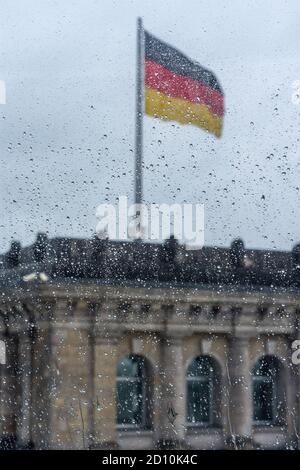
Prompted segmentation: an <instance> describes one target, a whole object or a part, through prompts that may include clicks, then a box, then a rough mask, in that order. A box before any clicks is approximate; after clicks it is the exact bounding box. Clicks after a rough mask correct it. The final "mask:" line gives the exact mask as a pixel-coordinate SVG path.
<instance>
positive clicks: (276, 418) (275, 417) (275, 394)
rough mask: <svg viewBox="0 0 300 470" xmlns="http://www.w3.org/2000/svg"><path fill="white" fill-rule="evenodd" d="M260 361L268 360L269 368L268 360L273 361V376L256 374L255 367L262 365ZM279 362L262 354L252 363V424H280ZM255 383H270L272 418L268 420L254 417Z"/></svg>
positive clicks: (275, 358)
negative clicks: (274, 371)
mask: <svg viewBox="0 0 300 470" xmlns="http://www.w3.org/2000/svg"><path fill="white" fill-rule="evenodd" d="M262 361H268V367H269V370H271V367H270V361H274V367H275V370H276V373H275V375H274V377H272V376H268V375H267V374H265V375H262V373H259V374H257V372H256V368H257V367H262ZM280 366H281V364H280V362H279V361H278V359H277V357H275V356H262V357H260V358H259V359H258V360H257V361H256V362H255V364H254V367H253V369H252V422H253V425H254V426H280V425H281V418H280V410H279V387H280V373H281V371H280ZM256 383H268V384H269V383H271V384H272V406H271V409H272V419H269V420H260V419H255V401H254V386H255V384H256Z"/></svg>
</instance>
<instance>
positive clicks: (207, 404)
mask: <svg viewBox="0 0 300 470" xmlns="http://www.w3.org/2000/svg"><path fill="white" fill-rule="evenodd" d="M218 375H219V374H218V373H217V364H216V362H215V361H214V360H213V359H212V358H211V357H209V356H198V357H196V358H195V359H193V361H192V362H191V364H190V365H189V367H188V370H187V422H188V423H189V424H192V425H198V426H201V425H206V426H212V425H215V424H216V421H217V418H218V406H219V405H218V400H217V393H216V391H217V381H218Z"/></svg>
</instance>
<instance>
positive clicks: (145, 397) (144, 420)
mask: <svg viewBox="0 0 300 470" xmlns="http://www.w3.org/2000/svg"><path fill="white" fill-rule="evenodd" d="M125 359H130V360H132V361H134V360H137V361H139V364H138V368H139V370H140V375H139V376H137V377H133V376H118V374H117V376H116V425H117V429H118V430H120V431H122V430H123V431H124V430H136V431H138V430H141V431H142V430H145V431H148V430H150V429H151V427H152V426H151V419H150V414H151V407H150V401H151V400H150V399H151V390H150V376H149V370H148V369H149V368H148V364H147V360H146V358H145V357H143V356H140V355H136V354H129V355H128V356H124V357H123V358H121V359H120V361H119V362H118V365H117V369H118V366H119V364H120V363H121V362H122V361H123V360H125ZM119 383H134V384H136V383H138V384H140V385H141V395H139V403H140V406H141V422H140V423H119V422H118V406H119V402H118V384H119Z"/></svg>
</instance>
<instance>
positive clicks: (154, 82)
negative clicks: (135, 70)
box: [145, 60, 224, 117]
mask: <svg viewBox="0 0 300 470" xmlns="http://www.w3.org/2000/svg"><path fill="white" fill-rule="evenodd" d="M145 86H146V87H149V88H152V89H155V90H157V91H160V92H161V93H164V94H166V95H169V96H172V97H173V98H181V99H184V100H188V101H191V102H192V103H197V104H205V105H207V106H209V107H210V109H211V111H212V112H213V114H215V115H216V116H219V117H222V116H223V115H224V97H223V95H222V94H221V93H219V92H218V91H215V90H213V89H212V88H209V87H208V86H205V85H203V84H202V83H200V82H198V81H196V80H193V79H191V78H187V77H183V76H182V75H177V74H175V73H173V72H170V70H168V69H166V68H165V67H163V66H162V65H159V64H157V63H156V62H153V61H151V60H146V61H145Z"/></svg>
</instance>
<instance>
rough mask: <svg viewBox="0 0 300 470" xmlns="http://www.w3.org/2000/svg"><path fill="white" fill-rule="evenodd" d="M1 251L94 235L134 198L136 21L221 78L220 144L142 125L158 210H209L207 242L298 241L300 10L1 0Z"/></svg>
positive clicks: (168, 0)
mask: <svg viewBox="0 0 300 470" xmlns="http://www.w3.org/2000/svg"><path fill="white" fill-rule="evenodd" d="M0 11H1V16H0V79H1V80H5V82H6V92H7V104H6V105H0V160H1V172H0V191H1V194H0V214H1V217H0V250H1V251H3V250H7V248H8V247H9V245H10V242H11V240H12V239H17V240H20V241H21V242H22V244H24V245H26V244H29V243H31V242H32V241H33V240H34V239H35V236H36V233H37V232H38V231H44V232H47V233H48V234H49V236H60V235H61V236H63V235H65V236H75V237H76V236H79V237H90V236H91V235H92V234H93V233H94V231H95V227H96V223H97V219H96V217H95V209H96V207H97V205H98V204H100V203H102V202H105V201H109V202H115V200H116V198H117V197H118V195H126V194H127V195H128V197H130V198H131V199H132V197H133V164H134V153H133V144H134V116H135V115H134V110H135V49H136V43H135V41H136V18H137V16H142V17H143V20H144V25H145V27H146V28H147V29H148V30H149V31H150V32H152V33H153V34H155V35H156V36H158V37H159V38H161V39H163V40H165V41H167V42H169V43H170V44H172V45H174V46H175V47H177V48H179V49H180V50H182V51H183V52H184V53H186V54H187V55H189V56H190V57H192V58H193V59H195V60H197V61H198V62H200V63H201V64H202V65H203V66H205V67H207V68H210V69H211V70H213V71H214V72H215V73H216V75H217V77H218V79H219V81H220V82H221V85H222V87H223V89H224V92H225V99H226V115H225V126H224V133H223V137H222V139H220V140H218V139H215V138H214V136H211V135H208V134H206V133H205V132H204V131H202V130H201V129H198V128H196V127H192V126H180V125H177V124H176V123H170V122H161V121H159V120H156V119H153V118H150V117H145V119H144V133H145V148H144V160H145V165H146V167H147V168H148V169H146V170H145V173H144V185H145V200H146V201H147V202H156V203H161V202H167V203H172V202H190V203H204V204H205V219H206V220H205V222H206V223H205V243H206V244H207V245H219V246H220V245H223V246H224V245H225V246H228V245H229V244H230V243H231V241H232V239H233V238H235V237H238V236H241V237H242V238H243V239H244V242H245V244H246V246H247V247H253V248H270V249H284V250H290V249H291V247H292V246H293V245H294V244H295V243H296V242H297V241H300V207H299V195H300V190H299V187H300V178H299V176H300V148H299V136H300V105H298V106H296V105H294V104H293V103H292V99H291V97H292V91H293V90H292V83H293V81H295V80H300V54H299V51H300V33H299V30H300V2H299V0H286V1H284V0H249V1H246V0H243V1H240V0H229V1H228V0H216V1H215V2H211V0H185V1H183V0H164V1H161V0H136V1H130V0H116V1H113V0H63V1H58V0H57V1H54V0H39V1H37V0H5V1H4V0H0Z"/></svg>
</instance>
